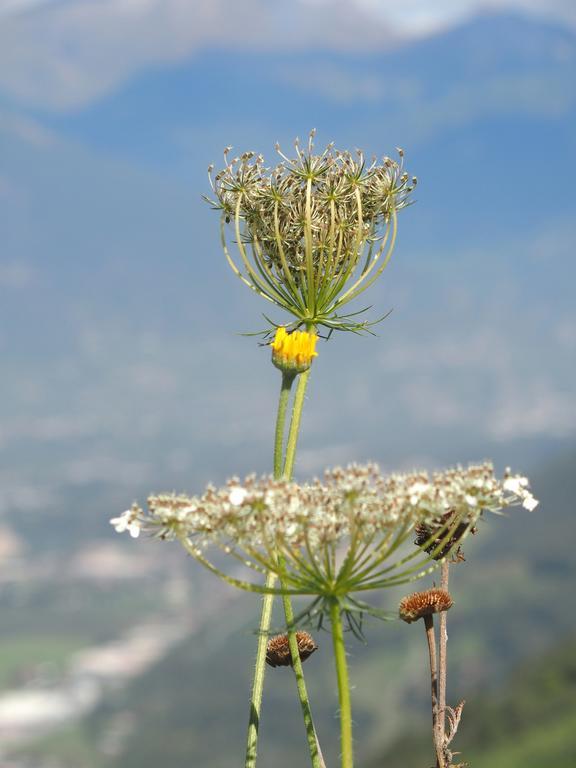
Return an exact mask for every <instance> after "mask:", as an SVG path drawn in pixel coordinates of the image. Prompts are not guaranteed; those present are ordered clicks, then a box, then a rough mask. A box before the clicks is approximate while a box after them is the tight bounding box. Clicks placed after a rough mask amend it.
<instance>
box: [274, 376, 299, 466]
mask: <svg viewBox="0 0 576 768" xmlns="http://www.w3.org/2000/svg"><path fill="white" fill-rule="evenodd" d="M294 376H295V374H293V373H286V372H283V373H282V386H281V387H280V399H279V401H278V413H277V415H276V432H275V435H274V477H275V478H279V477H282V464H283V462H282V456H283V454H284V431H285V427H286V410H287V408H288V401H289V399H290V391H291V389H292V384H293V382H294Z"/></svg>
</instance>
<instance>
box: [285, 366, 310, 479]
mask: <svg viewBox="0 0 576 768" xmlns="http://www.w3.org/2000/svg"><path fill="white" fill-rule="evenodd" d="M309 378H310V368H308V370H307V371H304V373H301V374H300V377H299V379H298V386H297V387H296V394H295V395H294V407H293V410H292V421H291V422H290V431H289V432H288V442H287V443H286V458H285V460H284V472H283V474H282V476H283V477H285V478H286V479H287V480H289V479H290V478H291V477H292V473H293V471H294V459H295V458H296V446H297V444H298V434H299V432H300V420H301V419H302V409H303V407H304V396H305V394H306V387H307V386H308V379H309Z"/></svg>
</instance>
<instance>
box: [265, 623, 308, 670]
mask: <svg viewBox="0 0 576 768" xmlns="http://www.w3.org/2000/svg"><path fill="white" fill-rule="evenodd" d="M296 642H297V643H298V652H299V654H300V660H301V661H306V659H307V658H308V656H311V655H312V654H313V653H314V651H315V650H317V648H318V646H317V645H316V643H315V641H314V638H313V637H312V635H311V634H310V633H309V632H305V631H304V630H298V632H296ZM266 663H267V664H269V665H270V666H271V667H289V666H291V665H292V657H291V655H290V645H289V643H288V635H275V636H274V637H271V638H270V640H268V647H267V649H266Z"/></svg>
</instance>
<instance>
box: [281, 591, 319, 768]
mask: <svg viewBox="0 0 576 768" xmlns="http://www.w3.org/2000/svg"><path fill="white" fill-rule="evenodd" d="M280 583H281V584H282V581H281V582H280ZM282 604H283V606H284V616H285V617H286V629H287V631H288V644H289V645H290V655H291V657H292V668H293V670H294V676H295V677H296V687H297V689H298V698H299V700H300V706H301V708H302V714H303V716H304V727H305V728H306V736H307V738H308V748H309V749H310V758H311V760H312V767H313V768H325V765H324V760H323V758H322V752H321V750H320V744H319V742H318V737H317V736H316V729H315V728H314V721H313V719H312V710H311V709H310V700H309V699H308V691H307V690H306V681H305V680H304V672H303V671H302V661H301V659H300V651H299V650H298V640H297V638H296V629H295V627H294V610H293V608H292V601H291V600H290V597H289V596H288V595H282Z"/></svg>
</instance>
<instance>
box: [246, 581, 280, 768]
mask: <svg viewBox="0 0 576 768" xmlns="http://www.w3.org/2000/svg"><path fill="white" fill-rule="evenodd" d="M275 582H276V575H275V574H274V573H269V574H268V576H267V577H266V586H267V587H273V586H274V584H275ZM273 603H274V595H264V598H263V600H262V614H261V616H260V629H259V635H258V649H257V651H256V667H255V670H254V679H253V682H252V696H251V698H250V720H249V722H248V738H247V740H246V761H245V763H244V766H245V768H255V766H256V755H257V752H258V729H259V727H260V709H261V706H262V692H263V690H264V675H265V674H266V649H267V647H268V633H269V630H270V623H271V621H272V605H273Z"/></svg>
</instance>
